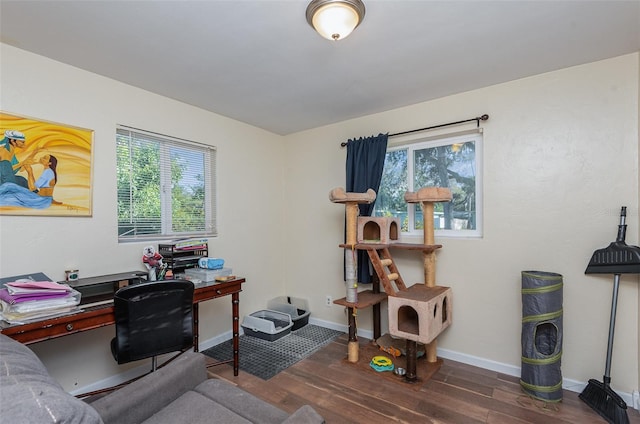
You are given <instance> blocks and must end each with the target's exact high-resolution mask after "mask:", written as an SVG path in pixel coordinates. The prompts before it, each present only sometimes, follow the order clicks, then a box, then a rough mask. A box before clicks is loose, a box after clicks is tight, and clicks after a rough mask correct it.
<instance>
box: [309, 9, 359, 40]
mask: <svg viewBox="0 0 640 424" xmlns="http://www.w3.org/2000/svg"><path fill="white" fill-rule="evenodd" d="M364 11H365V9H364V3H362V1H361V0H313V1H312V2H311V3H309V6H307V22H309V25H311V26H312V27H313V28H314V29H315V30H316V31H317V32H318V34H320V35H321V36H323V37H324V38H326V39H327V40H336V41H337V40H342V39H343V38H346V37H347V36H348V35H349V34H351V32H352V31H353V30H354V29H355V28H356V27H357V26H358V25H360V22H362V19H364Z"/></svg>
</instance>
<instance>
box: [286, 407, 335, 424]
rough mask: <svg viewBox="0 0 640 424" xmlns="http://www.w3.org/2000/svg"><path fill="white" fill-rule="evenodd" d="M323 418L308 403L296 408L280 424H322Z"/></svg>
mask: <svg viewBox="0 0 640 424" xmlns="http://www.w3.org/2000/svg"><path fill="white" fill-rule="evenodd" d="M324 422H325V421H324V418H322V416H320V414H318V413H317V412H316V410H315V409H313V408H312V407H311V406H309V405H304V406H301V407H300V408H298V410H297V411H296V412H294V413H293V414H291V415H290V416H289V418H287V419H286V420H284V421H283V422H282V424H324Z"/></svg>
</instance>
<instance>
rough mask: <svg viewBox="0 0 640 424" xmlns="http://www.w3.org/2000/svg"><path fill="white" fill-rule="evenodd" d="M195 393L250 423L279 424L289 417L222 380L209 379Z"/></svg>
mask: <svg viewBox="0 0 640 424" xmlns="http://www.w3.org/2000/svg"><path fill="white" fill-rule="evenodd" d="M195 391H197V392H198V393H201V394H202V395H204V396H206V397H208V398H209V399H212V400H214V401H215V402H217V403H219V404H221V405H224V406H225V407H226V408H228V409H230V410H232V411H233V412H235V413H237V414H238V415H241V416H242V417H244V418H246V419H247V420H249V421H250V422H252V423H261V424H281V423H282V422H283V421H284V420H286V419H287V417H288V416H289V415H288V414H287V413H286V412H284V411H283V410H281V409H278V408H276V407H275V406H273V405H270V404H268V403H267V402H265V401H263V400H261V399H258V398H257V397H255V396H253V395H252V394H250V393H247V392H245V391H243V390H241V389H239V388H238V387H236V386H234V385H232V384H230V383H228V382H226V381H223V380H219V379H209V380H207V381H205V382H203V383H200V384H199V385H198V386H197V387H196V388H195ZM221 422H223V421H221Z"/></svg>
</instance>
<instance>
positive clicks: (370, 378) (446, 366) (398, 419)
mask: <svg viewBox="0 0 640 424" xmlns="http://www.w3.org/2000/svg"><path fill="white" fill-rule="evenodd" d="M346 354H347V338H346V336H341V337H339V338H338V339H337V340H335V341H333V342H332V343H330V344H329V345H327V346H326V347H324V348H322V349H321V350H319V351H318V352H316V353H314V354H313V355H311V356H310V357H308V358H306V359H304V360H302V361H300V362H298V363H297V364H295V365H293V366H291V367H289V368H288V369H286V370H285V371H282V372H280V373H279V374H278V375H276V376H275V377H273V378H271V379H270V380H267V381H265V380H262V379H260V378H258V377H254V376H253V375H251V374H247V373H244V372H242V371H240V374H239V375H238V377H234V376H233V370H232V368H231V366H229V365H221V366H216V367H212V368H210V369H209V373H210V375H211V376H212V377H215V378H222V379H225V380H228V381H230V382H232V383H233V384H237V385H238V386H239V387H241V388H242V389H244V390H246V391H248V392H250V393H253V394H254V395H256V396H258V397H259V398H261V399H264V400H265V401H267V402H269V403H271V404H273V405H276V406H278V407H279V408H281V409H283V410H285V411H287V412H293V411H295V410H296V409H298V408H299V407H300V406H302V405H304V404H309V405H312V406H313V407H314V408H315V409H316V411H318V412H319V413H320V414H321V415H322V416H323V417H324V418H325V419H326V422H327V423H328V424H343V423H366V424H375V423H385V424H388V423H426V424H429V423H459V424H473V423H491V424H507V423H508V424H522V423H540V424H549V423H571V424H578V423H579V424H589V423H594V424H596V423H598V424H601V423H605V421H604V420H603V419H602V418H601V417H600V416H599V415H598V414H596V413H595V412H594V411H593V410H592V409H591V408H589V406H587V405H586V404H585V403H584V402H582V401H581V400H580V399H578V394H577V393H574V392H569V391H565V392H564V394H563V400H562V402H560V403H555V404H545V403H544V402H540V401H537V400H533V399H531V398H530V397H528V396H527V395H525V394H524V393H523V392H522V391H521V390H520V385H519V383H518V380H519V379H518V378H517V377H513V376H509V375H505V374H500V373H497V372H493V371H488V370H484V369H481V368H477V367H473V366H469V365H466V364H462V363H459V362H454V361H450V360H443V362H442V366H441V367H440V369H439V370H438V371H437V372H436V373H435V374H434V375H433V377H432V378H431V379H429V380H428V381H423V380H422V379H421V378H420V376H421V375H426V369H425V367H426V366H427V365H426V361H425V360H424V359H420V358H419V359H418V369H417V374H418V381H417V382H415V383H406V382H405V381H404V379H403V378H401V377H398V376H395V375H393V374H392V373H390V372H382V373H378V372H376V371H374V370H372V369H371V368H370V367H369V365H368V364H369V360H370V359H371V357H373V356H375V355H380V354H382V352H380V351H379V350H378V349H377V348H376V347H375V345H373V344H372V343H370V342H369V341H368V340H366V339H362V338H360V355H359V357H360V361H359V362H358V363H357V364H352V363H349V362H348V361H347V360H346ZM241 355H242V352H241ZM627 411H628V415H629V420H630V422H631V424H640V414H639V413H638V411H636V410H635V409H631V408H628V409H627Z"/></svg>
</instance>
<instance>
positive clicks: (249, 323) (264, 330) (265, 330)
mask: <svg viewBox="0 0 640 424" xmlns="http://www.w3.org/2000/svg"><path fill="white" fill-rule="evenodd" d="M291 327H293V322H292V321H291V316H289V315H288V314H285V313H283V312H278V311H271V310H268V309H263V310H261V311H257V312H254V313H252V314H251V315H247V316H245V317H244V319H243V320H242V328H243V329H244V334H246V335H248V336H252V337H258V338H260V339H264V340H269V341H270V342H272V341H274V340H278V339H280V338H282V337H284V336H286V335H287V334H289V333H290V332H291Z"/></svg>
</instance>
